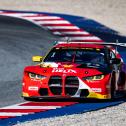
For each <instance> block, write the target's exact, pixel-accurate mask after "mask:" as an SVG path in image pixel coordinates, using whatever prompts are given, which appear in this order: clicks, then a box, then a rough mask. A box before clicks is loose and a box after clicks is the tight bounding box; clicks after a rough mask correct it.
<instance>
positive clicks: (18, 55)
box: [0, 16, 58, 107]
mask: <svg viewBox="0 0 126 126" xmlns="http://www.w3.org/2000/svg"><path fill="white" fill-rule="evenodd" d="M57 39H58V38H56V37H54V36H53V35H52V34H51V33H49V32H48V31H45V30H42V29H41V28H39V27H37V26H35V25H33V24H32V23H29V22H27V21H23V20H20V19H16V18H10V17H5V16H0V107H3V106H7V105H11V104H15V103H19V102H22V101H23V99H22V98H21V78H22V73H23V68H24V67H25V66H26V65H29V64H33V63H32V62H31V57H32V56H33V55H41V54H42V55H44V54H45V51H47V49H48V48H49V47H51V46H52V45H53V43H51V42H53V41H54V40H57Z"/></svg>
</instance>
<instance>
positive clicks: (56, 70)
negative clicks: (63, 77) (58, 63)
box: [52, 68, 77, 73]
mask: <svg viewBox="0 0 126 126" xmlns="http://www.w3.org/2000/svg"><path fill="white" fill-rule="evenodd" d="M52 72H53V73H54V72H55V73H77V72H76V71H75V70H72V69H64V68H53V70H52Z"/></svg>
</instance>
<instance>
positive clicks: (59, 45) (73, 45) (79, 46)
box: [54, 42, 105, 48]
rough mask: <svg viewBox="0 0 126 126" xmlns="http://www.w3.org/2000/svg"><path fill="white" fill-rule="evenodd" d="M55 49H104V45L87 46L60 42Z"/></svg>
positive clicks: (81, 43)
mask: <svg viewBox="0 0 126 126" xmlns="http://www.w3.org/2000/svg"><path fill="white" fill-rule="evenodd" d="M54 47H56V48H63V47H64V48H65V47H67V48H68V47H71V48H104V47H105V46H103V45H97V44H85V43H83V42H59V43H57V44H56V45H55V46H54Z"/></svg>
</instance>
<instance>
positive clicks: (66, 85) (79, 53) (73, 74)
mask: <svg viewBox="0 0 126 126" xmlns="http://www.w3.org/2000/svg"><path fill="white" fill-rule="evenodd" d="M32 60H33V61H35V62H40V64H37V65H35V66H28V67H26V68H25V69H24V76H23V83H22V96H23V97H24V98H25V99H27V100H28V99H32V98H38V99H39V98H95V99H112V98H115V97H117V96H120V95H124V94H125V91H126V86H125V78H126V74H125V72H124V71H123V69H122V66H123V63H122V61H121V59H120V58H117V55H116V54H115V52H113V51H112V49H111V48H110V46H107V45H99V44H98V45H97V44H85V43H78V42H69V43H67V42H59V43H57V44H56V45H55V46H54V47H53V48H52V49H51V50H50V52H49V53H48V54H47V55H46V56H45V57H42V56H33V57H32Z"/></svg>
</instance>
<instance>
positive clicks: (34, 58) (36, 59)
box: [32, 56, 43, 62]
mask: <svg viewBox="0 0 126 126" xmlns="http://www.w3.org/2000/svg"><path fill="white" fill-rule="evenodd" d="M42 58H43V57H42V56H33V57H32V61H33V62H41V61H42Z"/></svg>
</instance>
